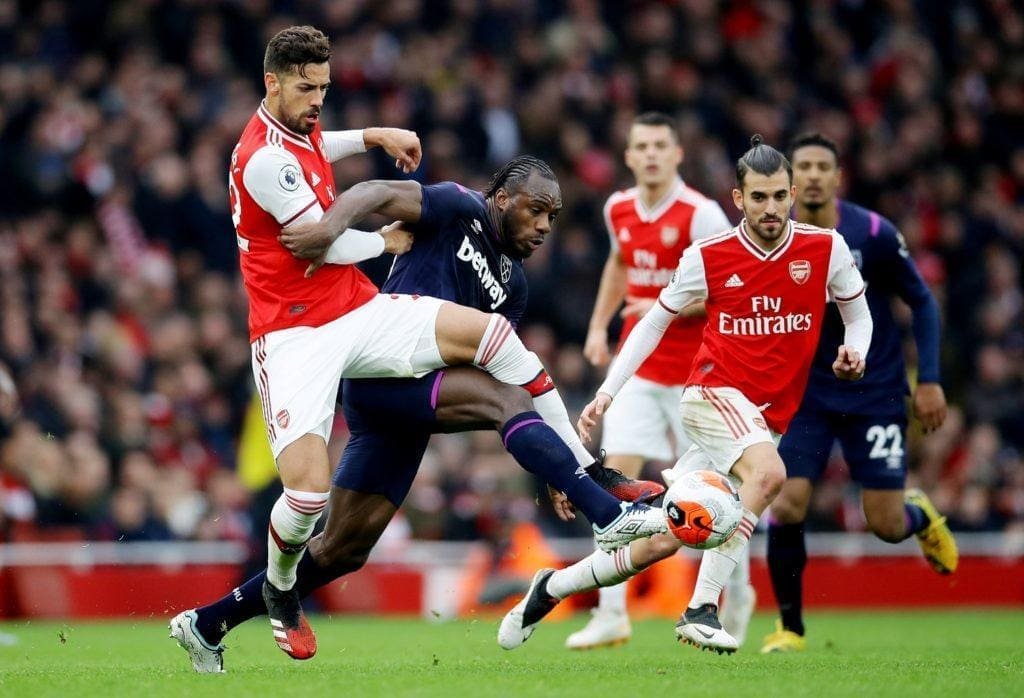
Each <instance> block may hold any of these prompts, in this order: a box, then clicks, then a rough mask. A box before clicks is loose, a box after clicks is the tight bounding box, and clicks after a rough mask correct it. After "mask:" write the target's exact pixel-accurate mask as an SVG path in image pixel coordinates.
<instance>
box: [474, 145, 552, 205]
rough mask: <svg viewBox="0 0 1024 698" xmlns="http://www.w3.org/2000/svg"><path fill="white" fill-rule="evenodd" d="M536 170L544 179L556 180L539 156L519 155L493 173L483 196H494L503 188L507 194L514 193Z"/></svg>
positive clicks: (548, 166)
mask: <svg viewBox="0 0 1024 698" xmlns="http://www.w3.org/2000/svg"><path fill="white" fill-rule="evenodd" d="M534 172H536V173H537V174H539V175H540V176H541V177H544V178H545V179H550V180H552V181H555V182H557V181H558V177H556V176H555V173H554V171H553V170H552V169H551V166H550V165H548V164H547V163H546V162H544V161H543V160H541V159H540V158H535V157H534V156H532V155H520V156H519V157H517V158H513V159H512V160H509V161H508V162H507V163H505V165H504V166H502V168H501V169H499V170H498V171H497V172H495V173H494V176H493V177H491V182H490V184H488V185H487V189H485V190H484V196H485V197H486V198H488V199H489V198H491V197H492V196H494V195H495V194H496V193H497V192H498V190H499V189H504V190H505V192H506V193H507V194H514V193H515V192H517V191H518V190H519V189H520V187H522V186H523V185H524V184H526V180H528V179H529V178H530V175H531V174H533V173H534Z"/></svg>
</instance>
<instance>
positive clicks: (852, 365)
mask: <svg viewBox="0 0 1024 698" xmlns="http://www.w3.org/2000/svg"><path fill="white" fill-rule="evenodd" d="M864 368H865V364H864V359H862V358H861V357H860V354H859V353H858V352H857V350H856V349H854V348H853V347H850V346H847V345H845V344H843V345H842V346H840V347H839V353H838V355H837V356H836V360H835V361H834V362H832V373H834V374H836V378H838V379H840V380H844V381H859V380H860V379H861V378H863V377H864Z"/></svg>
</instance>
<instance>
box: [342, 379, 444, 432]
mask: <svg viewBox="0 0 1024 698" xmlns="http://www.w3.org/2000/svg"><path fill="white" fill-rule="evenodd" d="M443 375H444V371H434V372H432V373H428V374H427V375H425V376H423V377H422V378H357V379H348V378H346V379H345V381H344V382H343V383H342V386H341V405H342V409H343V410H344V412H345V420H346V421H347V422H348V424H349V428H350V430H352V431H358V430H368V429H383V430H385V431H386V430H389V429H393V430H398V429H407V430H418V431H429V430H431V429H433V428H434V424H435V422H436V419H435V415H434V410H435V407H436V405H437V398H438V392H439V387H440V384H441V379H442V377H443Z"/></svg>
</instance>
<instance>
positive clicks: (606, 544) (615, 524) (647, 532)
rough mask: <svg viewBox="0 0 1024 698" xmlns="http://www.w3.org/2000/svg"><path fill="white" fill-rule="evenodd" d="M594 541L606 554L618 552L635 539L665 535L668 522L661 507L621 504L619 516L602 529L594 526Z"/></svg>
mask: <svg viewBox="0 0 1024 698" xmlns="http://www.w3.org/2000/svg"><path fill="white" fill-rule="evenodd" d="M593 528H594V540H595V541H597V547H599V548H600V549H601V550H603V551H605V552H606V553H610V552H612V551H613V550H618V549H619V548H621V547H622V546H624V545H626V544H627V543H629V542H630V541H634V540H636V539H637V538H650V537H651V536H653V535H654V534H656V533H667V532H668V522H667V521H666V520H665V512H664V511H662V509H661V507H652V506H648V505H647V504H639V503H633V504H629V503H627V502H623V503H622V508H621V511H620V513H619V515H618V516H617V517H616V518H615V520H614V521H612V522H611V523H609V524H608V525H607V526H605V527H604V528H598V527H597V524H594V527H593Z"/></svg>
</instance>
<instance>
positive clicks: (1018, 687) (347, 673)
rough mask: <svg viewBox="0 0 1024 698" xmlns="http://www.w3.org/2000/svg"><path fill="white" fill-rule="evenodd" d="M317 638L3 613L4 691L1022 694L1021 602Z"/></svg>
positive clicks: (347, 622)
mask: <svg viewBox="0 0 1024 698" xmlns="http://www.w3.org/2000/svg"><path fill="white" fill-rule="evenodd" d="M312 621H313V624H314V627H315V628H316V629H317V632H318V635H319V640H320V648H319V652H318V654H317V656H316V657H315V658H314V659H312V660H310V661H308V662H302V663H300V662H295V661H292V660H290V659H288V658H287V657H286V656H285V655H284V654H283V653H281V652H280V651H279V650H278V649H277V648H276V646H274V644H273V642H272V640H271V637H270V632H269V629H268V627H269V626H266V625H265V623H264V622H257V621H252V622H249V623H247V624H245V625H243V626H242V627H241V628H238V629H237V630H236V631H235V632H234V633H233V634H232V635H231V636H230V637H229V639H228V642H227V644H228V651H227V652H226V653H225V665H226V667H227V669H228V673H227V674H225V675H197V674H194V673H193V672H192V669H191V666H190V665H189V664H188V659H187V656H186V654H185V652H184V651H182V650H181V649H179V648H178V647H177V645H176V644H175V642H174V641H173V640H170V639H168V637H167V628H166V626H165V623H164V622H158V621H157V620H156V619H152V620H147V621H145V622H142V621H140V622H109V623H102V622H80V621H71V622H66V623H53V622H46V623H43V622H37V621H31V622H26V621H21V622H8V623H0V633H2V635H0V695H3V696H32V697H33V698H35V697H37V696H62V697H63V698H67V696H75V697H76V698H77V697H80V696H129V695H131V696H147V698H154V697H156V696H236V695H251V696H261V695H266V696H270V695H273V696H284V695H288V696H290V695H296V696H297V695H304V696H310V695H313V696H317V695H323V696H333V695H339V696H389V697H391V698H394V697H397V696H515V697H516V698H519V697H520V696H586V697H587V698H596V697H598V696H624V697H627V696H628V697H629V698H633V697H634V696H637V695H641V694H646V695H656V696H664V695H676V696H681V695H695V696H702V697H704V696H707V697H714V696H758V697H761V696H776V695H777V696H805V695H813V696H817V697H818V698H822V697H828V696H907V695H914V696H925V695H931V696H936V697H938V696H945V695H992V696H1012V695H1016V696H1022V695H1024V633H1022V630H1024V610H993V611H977V610H971V611H941V612H934V611H925V612H891V613H876V612H871V613H867V612H851V613H813V614H811V615H810V616H809V617H808V622H809V631H810V635H809V648H808V651H807V652H804V653H802V654H795V655H768V656H764V655H760V654H758V652H757V650H758V648H759V646H760V638H761V636H762V635H763V634H765V633H766V632H768V631H769V630H771V625H772V622H773V621H772V619H771V618H769V617H768V616H767V615H764V614H759V615H758V616H756V617H755V619H754V621H753V622H752V625H751V633H750V637H749V638H748V642H747V644H746V646H745V647H744V648H743V649H741V651H740V652H739V653H737V654H736V655H733V656H719V655H716V654H711V653H708V652H699V651H697V650H696V649H694V648H692V647H688V646H684V645H681V644H679V643H677V642H675V641H674V636H673V633H672V623H671V622H670V621H667V620H650V621H642V622H637V623H634V628H633V639H632V641H631V642H629V643H628V644H627V645H625V646H623V647H619V648H615V649H607V650H593V651H589V652H569V651H567V650H564V649H562V642H563V641H564V639H565V636H566V635H567V634H568V633H570V632H572V631H573V630H576V629H578V628H579V627H580V626H581V625H582V623H583V622H584V621H585V618H584V617H583V616H577V617H576V618H573V619H572V620H570V621H566V622H560V623H549V624H542V625H541V626H540V627H539V629H538V632H537V633H536V634H535V635H534V636H533V638H531V640H530V641H529V642H528V643H527V644H526V645H524V646H523V647H522V648H520V649H518V650H515V651H512V652H506V651H503V650H501V649H500V648H499V647H498V646H497V644H496V643H495V639H494V637H495V633H496V631H497V619H495V618H487V619H480V620H471V621H457V622H447V623H428V622H426V621H421V620H416V619H405V620H393V619H381V618H371V617H351V616H346V617H334V618H329V617H326V616H314V617H313V618H312Z"/></svg>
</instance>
